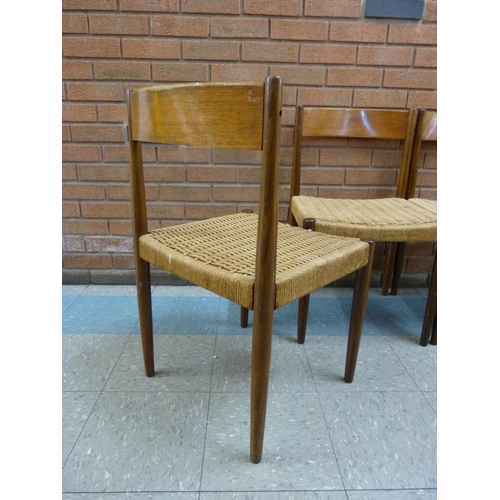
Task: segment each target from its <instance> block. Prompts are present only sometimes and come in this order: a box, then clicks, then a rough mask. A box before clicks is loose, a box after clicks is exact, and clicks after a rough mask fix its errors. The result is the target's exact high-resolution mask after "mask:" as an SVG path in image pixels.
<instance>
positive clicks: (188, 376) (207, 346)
mask: <svg viewBox="0 0 500 500" xmlns="http://www.w3.org/2000/svg"><path fill="white" fill-rule="evenodd" d="M154 350H155V375H154V377H146V375H145V373H144V361H143V356H142V345H141V339H140V337H139V335H132V336H131V337H130V339H129V341H128V343H127V345H126V347H125V349H124V350H123V353H122V354H121V356H120V359H119V360H118V362H117V363H116V366H115V368H114V369H113V372H112V374H111V376H110V377H109V380H108V383H107V384H106V387H105V389H104V390H106V391H181V392H182V391H184V392H192V391H201V392H208V391H209V390H210V379H211V377H212V367H213V362H214V351H215V335H156V336H154Z"/></svg>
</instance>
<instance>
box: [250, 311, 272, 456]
mask: <svg viewBox="0 0 500 500" xmlns="http://www.w3.org/2000/svg"><path fill="white" fill-rule="evenodd" d="M273 319H274V304H272V305H271V306H270V305H269V304H261V305H260V306H259V305H256V306H255V309H254V319H253V331H252V374H251V377H252V379H251V402H250V460H251V461H252V462H253V463H254V464H258V463H259V462H260V461H261V460H262V449H263V446H264V427H265V423H266V410H267V395H268V391H269V375H270V371H271V348H272V338H273Z"/></svg>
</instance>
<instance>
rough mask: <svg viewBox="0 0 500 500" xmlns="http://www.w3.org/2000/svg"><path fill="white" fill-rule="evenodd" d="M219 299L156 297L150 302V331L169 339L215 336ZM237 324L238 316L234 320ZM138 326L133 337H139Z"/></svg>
mask: <svg viewBox="0 0 500 500" xmlns="http://www.w3.org/2000/svg"><path fill="white" fill-rule="evenodd" d="M219 302H220V299H219V298H218V297H204V296H201V297H170V296H155V297H153V299H152V308H153V331H154V333H155V334H159V335H162V334H169V335H172V334H173V335H186V334H187V335H201V334H205V335H215V334H216V332H217V318H218V314H219ZM236 319H237V321H239V316H238V318H236ZM139 331H140V330H139V325H138V324H137V327H136V328H135V330H134V333H139Z"/></svg>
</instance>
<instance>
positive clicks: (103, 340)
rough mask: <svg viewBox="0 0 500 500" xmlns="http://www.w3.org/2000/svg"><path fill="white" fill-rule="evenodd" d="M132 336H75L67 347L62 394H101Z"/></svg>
mask: <svg viewBox="0 0 500 500" xmlns="http://www.w3.org/2000/svg"><path fill="white" fill-rule="evenodd" d="M128 337H129V336H128V335H113V334H110V335H85V334H83V335H80V334H75V335H72V337H71V340H70V341H69V342H66V343H65V345H64V346H63V360H62V390H63V391H101V390H102V389H103V387H104V384H105V383H106V381H107V380H108V377H109V375H110V374H111V371H112V370H113V367H114V366H115V364H116V362H117V361H118V358H119V356H120V354H121V352H122V351H123V348H124V346H125V344H126V342H127V339H128Z"/></svg>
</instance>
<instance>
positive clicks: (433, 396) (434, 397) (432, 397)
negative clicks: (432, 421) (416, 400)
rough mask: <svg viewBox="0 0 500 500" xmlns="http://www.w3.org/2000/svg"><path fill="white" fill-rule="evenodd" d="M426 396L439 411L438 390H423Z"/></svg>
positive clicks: (435, 409)
mask: <svg viewBox="0 0 500 500" xmlns="http://www.w3.org/2000/svg"><path fill="white" fill-rule="evenodd" d="M422 394H423V395H424V396H425V399H427V401H429V404H430V405H431V406H432V408H434V411H435V412H436V413H437V406H438V402H437V392H436V391H431V392H423V393H422Z"/></svg>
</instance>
